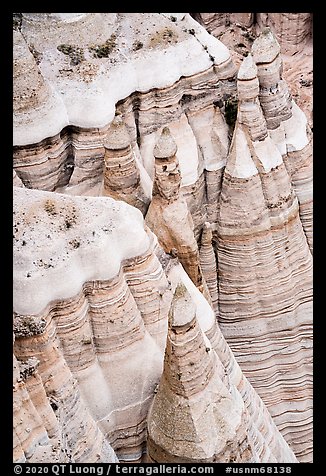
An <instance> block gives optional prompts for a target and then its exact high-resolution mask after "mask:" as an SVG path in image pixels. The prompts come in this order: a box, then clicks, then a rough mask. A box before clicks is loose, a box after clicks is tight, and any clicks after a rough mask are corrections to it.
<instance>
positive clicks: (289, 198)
mask: <svg viewBox="0 0 326 476" xmlns="http://www.w3.org/2000/svg"><path fill="white" fill-rule="evenodd" d="M249 67H250V68H249ZM243 68H244V69H242V68H240V71H239V76H238V84H239V86H238V87H239V94H240V91H242V93H241V94H242V95H244V92H245V89H246V88H247V87H248V91H247V92H248V97H247V99H246V100H244V99H242V100H240V105H239V116H238V119H237V124H236V128H235V133H234V137H233V141H232V145H231V148H230V153H229V157H228V162H227V165H226V168H225V172H224V176H223V182H222V191H221V196H220V209H219V222H218V228H217V235H218V244H217V255H218V264H219V311H220V312H219V323H220V326H221V330H222V332H223V334H224V336H225V337H226V339H227V341H228V343H229V345H230V347H231V349H232V350H233V351H234V353H235V356H236V358H237V361H238V362H239V364H240V366H241V368H242V370H243V371H244V373H245V375H246V376H247V377H248V379H249V380H250V382H251V384H252V385H253V387H254V388H255V390H256V391H257V392H258V393H259V395H260V396H261V398H262V400H263V401H264V403H265V404H266V405H267V407H268V409H269V411H270V412H271V414H272V416H273V418H274V420H275V422H276V424H277V426H278V428H279V429H280V430H281V432H282V434H283V435H284V437H285V439H286V440H287V441H288V442H289V444H290V445H291V447H292V448H293V450H294V452H295V454H296V455H297V457H298V459H299V461H309V460H310V458H311V418H312V400H311V398H312V394H311V382H312V381H311V378H312V367H311V362H312V351H311V340H312V308H311V302H312V260H311V254H310V251H309V247H308V245H307V242H306V238H305V234H304V231H303V228H302V224H301V221H300V216H299V206H298V200H297V197H296V195H295V193H294V190H293V187H292V185H291V178H290V177H289V174H288V172H287V169H286V167H285V165H284V163H283V160H282V155H281V153H280V151H279V149H278V148H277V146H276V145H275V143H274V142H273V140H272V139H271V137H270V136H269V134H268V135H267V136H266V133H267V125H266V122H264V121H262V122H261V130H262V131H263V126H264V124H265V131H264V132H263V135H262V137H256V131H257V130H258V129H259V128H258V127H257V121H252V123H251V124H250V123H248V121H247V110H248V107H249V104H250V109H251V110H252V111H255V112H253V114H254V115H255V117H261V118H262V119H263V115H262V112H261V110H260V104H259V102H258V101H257V88H252V82H250V81H247V79H246V75H247V74H249V73H248V70H251V73H252V72H253V71H254V69H255V65H254V63H253V61H252V59H251V57H250V56H249V57H248V58H247V59H246V61H245V62H244V65H243ZM250 75H251V76H253V75H252V74H250ZM250 94H252V97H251V99H249V96H250ZM265 136H266V137H265ZM263 137H265V138H263ZM257 138H258V140H257Z"/></svg>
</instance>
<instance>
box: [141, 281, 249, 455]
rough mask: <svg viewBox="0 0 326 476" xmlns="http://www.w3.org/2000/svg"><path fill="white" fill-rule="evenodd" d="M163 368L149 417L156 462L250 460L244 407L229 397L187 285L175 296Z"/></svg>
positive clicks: (176, 291) (182, 286)
mask: <svg viewBox="0 0 326 476" xmlns="http://www.w3.org/2000/svg"><path fill="white" fill-rule="evenodd" d="M169 321H170V322H169V331H168V338H167V345H166V351H165V360H164V370H163V375H162V378H161V381H160V385H159V387H158V390H157V394H156V395H155V398H154V401H153V405H152V407H151V410H150V413H149V417H148V433H149V436H148V453H149V456H150V460H151V461H153V462H160V463H161V462H162V463H165V462H169V463H171V462H181V463H191V462H199V463H200V462H204V463H208V462H229V461H234V462H251V461H252V459H253V455H252V449H251V445H250V441H248V437H247V435H246V431H245V426H244V423H243V419H244V416H243V404H242V402H241V401H240V402H239V401H235V400H233V399H232V398H231V395H230V394H228V391H227V389H226V388H225V386H224V385H223V383H222V381H221V377H220V375H219V372H218V366H217V365H216V364H215V359H214V357H216V356H215V354H212V353H211V349H210V348H209V347H207V345H206V343H205V340H204V335H203V333H202V331H201V329H200V327H199V325H198V322H197V320H196V316H195V306H194V304H193V303H192V301H191V297H190V295H189V293H188V292H187V289H186V287H185V286H184V284H182V283H180V284H179V285H178V286H177V288H176V290H175V293H174V298H173V301H172V307H171V312H170V316H169Z"/></svg>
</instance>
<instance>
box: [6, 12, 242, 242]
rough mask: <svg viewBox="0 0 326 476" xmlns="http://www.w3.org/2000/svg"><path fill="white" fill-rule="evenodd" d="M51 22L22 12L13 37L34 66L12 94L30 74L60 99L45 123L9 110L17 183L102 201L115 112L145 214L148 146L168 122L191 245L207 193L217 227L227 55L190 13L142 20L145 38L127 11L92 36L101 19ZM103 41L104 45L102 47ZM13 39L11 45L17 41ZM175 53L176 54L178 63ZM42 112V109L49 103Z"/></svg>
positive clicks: (228, 84)
mask: <svg viewBox="0 0 326 476" xmlns="http://www.w3.org/2000/svg"><path fill="white" fill-rule="evenodd" d="M53 15H54V14H53ZM53 15H52V14H51V15H47V16H43V17H42V16H40V15H37V14H35V15H34V14H26V15H25V14H24V15H23V21H22V32H23V36H22V35H21V33H19V32H17V35H18V36H19V42H23V43H24V47H25V49H27V50H28V48H30V50H31V53H29V55H30V60H31V64H32V65H33V68H34V69H33V70H32V71H31V73H29V72H28V73H27V74H26V78H25V82H24V83H22V84H21V83H19V82H18V83H17V86H16V87H17V91H18V92H17V94H19V95H24V94H25V92H26V90H27V89H28V88H29V87H30V83H32V81H34V80H33V77H34V76H33V75H35V74H36V73H37V74H39V75H40V76H41V77H42V78H43V80H44V82H45V83H46V84H48V85H49V87H50V89H51V91H52V93H53V95H54V97H57V96H58V93H60V98H61V99H60V104H61V110H60V113H59V112H58V111H57V112H55V113H54V112H53V111H52V109H51V121H50V120H46V118H45V117H43V116H42V120H41V119H40V120H39V119H38V117H36V115H37V111H36V110H34V109H33V110H32V109H31V110H30V109H28V106H27V105H26V107H25V110H24V113H20V112H19V111H16V113H15V116H14V131H15V133H14V168H15V171H16V173H17V174H18V176H19V178H20V179H21V180H22V182H23V183H24V185H25V186H26V187H28V188H37V189H40V190H50V191H57V192H64V193H68V194H74V195H78V194H80V195H101V194H103V186H102V184H103V181H104V176H105V174H104V173H103V160H104V155H105V154H106V156H107V157H108V154H109V155H110V152H109V149H107V148H105V142H106V141H107V140H108V135H110V130H111V129H112V128H111V129H110V124H111V122H112V120H113V118H114V114H115V112H116V111H117V112H119V113H120V114H121V116H122V117H123V121H124V123H125V125H126V127H127V131H128V134H129V137H130V144H131V150H130V151H129V153H130V154H132V156H133V157H134V159H135V162H136V164H137V168H138V169H139V174H140V178H139V180H140V183H141V188H142V189H143V192H144V195H145V199H144V202H145V204H144V205H140V208H141V209H143V211H144V210H146V207H147V205H148V202H147V201H148V199H149V198H150V196H151V187H152V180H153V178H154V155H153V149H154V146H155V143H156V142H157V140H158V137H159V135H160V133H161V131H162V128H163V127H164V126H166V125H168V126H169V128H170V130H171V133H172V135H173V137H174V139H175V141H176V143H177V146H178V159H179V163H180V170H181V177H182V184H181V186H182V188H183V189H184V191H185V197H186V200H187V203H188V206H189V209H190V211H191V214H192V217H193V220H194V223H195V230H194V232H195V237H196V239H197V240H199V238H200V233H201V228H202V225H203V223H204V221H205V219H206V215H205V207H202V206H201V204H202V202H204V203H206V191H208V192H207V195H208V196H207V202H208V207H209V209H210V211H209V213H210V215H211V216H210V217H209V220H210V221H211V222H213V221H214V220H216V213H217V211H216V203H217V200H216V198H217V194H218V192H216V191H215V184H217V186H219V184H220V181H221V174H222V171H223V168H224V166H225V158H226V153H227V149H228V138H227V134H228V126H227V125H226V124H225V121H224V117H223V114H221V112H220V110H219V107H221V105H222V106H223V104H224V103H225V101H227V98H229V97H230V96H232V95H234V93H235V82H234V76H235V68H234V65H233V63H232V60H231V57H230V54H229V52H228V50H227V49H226V48H225V47H224V45H223V44H222V43H220V42H219V41H218V40H216V39H214V38H212V37H211V36H210V35H208V33H207V32H206V31H205V30H204V29H203V28H202V27H200V26H199V25H198V23H197V22H196V21H194V20H193V19H192V18H191V17H190V16H189V15H188V14H185V15H181V16H180V15H179V16H176V21H174V17H173V19H172V20H171V16H173V15H172V14H171V15H170V14H161V15H158V14H149V16H148V18H147V20H146V24H147V25H148V24H149V25H151V27H150V28H149V29H148V30H149V31H147V30H146V28H145V27H144V25H143V22H142V21H143V17H142V16H141V14H136V17H133V22H131V21H130V17H129V16H128V15H125V14H119V15H118V16H114V15H113V14H104V17H105V18H106V19H107V20H106V21H107V23H106V26H105V28H104V30H105V31H106V33H105V31H103V32H101V34H100V33H99V31H100V30H96V25H97V26H98V27H100V26H101V28H102V27H103V18H104V17H103V18H101V17H100V14H87V15H86V16H76V17H74V18H73V20H71V19H69V21H68V20H67V18H65V17H60V16H59V17H58V16H53ZM92 22H93V26H90V25H91V23H92ZM148 22H149V23H148ZM78 24H79V25H80V27H82V26H83V25H84V26H85V25H86V24H87V25H88V27H89V38H87V39H86V38H85V37H84V35H83V34H82V33H77V30H78ZM135 25H138V28H139V29H140V31H143V33H144V41H143V42H141V43H142V45H141V44H140V43H139V44H138V43H137V38H138V37H139V33H138V32H137V31H136V27H135ZM154 27H156V30H155V31H156V33H158V34H157V35H155V34H154ZM46 30H47V40H46V41H43V42H42V41H40V40H39V37H40V36H42V35H43V33H44V32H45V31H46ZM124 31H128V37H129V35H131V37H133V35H134V41H133V42H131V44H129V43H128V44H127V45H125V46H123V45H121V44H120V43H121V38H122V33H123V32H124ZM103 35H107V37H109V38H111V39H110V41H109V42H108V44H107V45H106V46H105V47H104V46H103V45H104V43H105V42H103V41H102V40H103V38H102V37H103ZM170 35H171V36H170ZM99 36H102V37H101V39H100V38H99ZM156 36H157V38H156ZM145 39H146V41H145ZM19 42H18V40H15V44H16V43H17V44H18V43H19ZM96 42H99V45H100V44H102V43H103V44H102V46H103V51H102V50H101V49H100V50H99V47H98V49H96V48H95V51H94V44H96ZM19 44H20V43H19ZM77 44H78V46H77ZM181 46H182V48H181ZM55 47H56V48H57V50H56V51H55V52H54V48H55ZM17 48H18V46H17ZM105 48H106V49H105ZM179 49H180V50H179ZM124 51H125V52H124ZM176 51H178V54H177V56H178V58H179V57H180V61H179V60H178V61H177V62H176ZM122 52H124V53H123V54H122ZM172 53H173V54H172ZM126 54H127V55H128V58H130V62H129V63H126V61H125V55H126ZM153 54H155V55H156V56H155V61H154V62H153V71H152V74H151V77H150V78H147V77H145V76H144V75H143V72H142V71H143V66H144V64H146V62H148V61H152V59H153ZM132 65H133V66H132ZM190 65H191V66H190ZM130 68H131V69H130ZM101 71H102V72H101ZM103 71H106V72H107V73H108V74H104V73H103ZM122 76H123V77H128V78H129V79H128V82H127V83H128V84H127V83H126V84H125V86H126V88H127V89H126V88H125V87H124V86H123V84H124V83H123V82H121V81H120V80H119V79H118V78H120V77H122ZM107 91H110V95H109V97H107V94H108V93H107ZM52 93H51V94H52ZM103 95H104V96H105V99H104V96H103ZM104 103H106V104H107V106H106V108H103V104H104ZM216 104H219V107H217V106H216ZM42 107H43V109H42V111H46V110H47V107H48V106H47V103H46V102H45V103H44V104H43V106H42ZM85 110H87V112H88V113H87V114H86V115H85V114H84V111H85ZM42 114H43V112H42ZM34 116H35V117H34ZM81 117H83V120H81ZM53 118H55V120H53ZM208 123H209V128H207V124H208ZM30 124H32V125H31V126H30ZM28 127H29V129H28V133H27V128H28ZM46 127H50V128H51V130H48V129H46ZM111 155H112V153H111ZM131 163H133V161H132V162H131ZM120 165H121V164H120ZM107 167H108V166H107ZM112 167H113V165H112ZM112 167H111V168H106V170H107V173H106V177H107V178H106V183H107V184H108V181H110V180H113V177H111V175H112V174H114V173H115V172H114V167H113V168H112ZM136 175H137V174H136ZM109 176H110V178H108V177H109ZM135 180H136V181H137V180H138V179H137V178H135ZM107 186H108V185H107ZM111 192H112V190H111ZM128 195H129V194H128ZM126 197H127V195H125V198H126ZM120 198H121V197H120ZM142 200H143V199H141V201H142Z"/></svg>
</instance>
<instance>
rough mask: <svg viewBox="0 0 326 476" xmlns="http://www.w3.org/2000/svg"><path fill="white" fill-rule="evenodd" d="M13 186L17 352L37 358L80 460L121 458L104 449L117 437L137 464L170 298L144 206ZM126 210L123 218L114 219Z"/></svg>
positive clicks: (117, 446)
mask: <svg viewBox="0 0 326 476" xmlns="http://www.w3.org/2000/svg"><path fill="white" fill-rule="evenodd" d="M14 191H15V193H14V197H15V199H14V200H15V208H16V209H17V212H16V213H17V214H15V218H16V221H15V245H14V260H15V278H14V281H15V290H14V294H15V304H14V311H15V317H14V329H15V333H16V341H15V348H14V350H15V355H16V357H17V358H19V359H20V360H26V359H27V358H30V357H34V356H35V357H37V359H38V360H39V361H40V366H39V373H40V375H41V378H42V381H43V385H44V386H45V391H46V395H47V398H51V395H52V393H53V395H54V396H55V401H56V405H57V406H58V407H59V408H60V411H61V413H60V418H61V420H60V421H61V422H62V423H61V424H62V425H64V428H67V432H69V434H70V435H71V440H70V441H69V442H68V443H67V445H68V448H70V449H71V451H72V458H73V460H74V461H76V462H82V461H84V462H85V461H88V462H89V461H112V462H114V458H113V456H112V455H113V451H111V453H112V455H111V459H109V460H108V459H107V458H108V455H106V456H105V452H104V450H103V451H100V450H99V446H98V445H104V449H105V445H106V446H107V447H109V445H110V444H111V445H112V447H113V448H114V450H115V451H116V453H117V455H118V457H119V460H122V461H125V460H126V461H129V460H130V461H137V460H139V459H140V458H141V457H142V453H143V452H144V451H145V449H146V417H147V411H148V407H149V404H150V402H151V400H152V398H153V394H154V388H155V385H157V383H158V380H159V377H160V374H161V371H162V359H163V355H162V352H163V348H162V341H163V340H165V336H166V330H167V329H166V319H167V312H168V309H169V303H170V301H171V298H172V296H171V292H170V291H169V284H168V282H167V280H166V278H165V276H164V275H163V271H162V268H161V265H160V263H159V261H158V260H157V258H156V256H155V255H154V254H153V251H151V250H153V249H154V248H153V247H154V242H153V235H152V234H151V233H150V232H149V231H148V233H146V232H145V231H144V229H143V225H142V220H141V214H140V212H139V211H138V212H136V210H135V209H133V208H132V207H129V206H128V205H126V204H124V203H123V202H115V201H113V200H112V199H110V198H104V197H103V198H97V199H96V198H87V197H84V198H81V197H80V198H77V197H74V198H73V199H72V198H70V197H68V196H64V195H60V194H56V195H53V194H51V193H50V192H40V191H37V192H36V191H29V190H27V189H25V188H15V189H14ZM94 200H95V202H94ZM122 209H123V210H124V215H125V218H124V220H121V217H120V219H118V218H117V217H118V216H120V215H121V213H122ZM18 210H19V211H18ZM69 213H70V214H69ZM63 214H65V215H63ZM139 215H140V216H139ZM89 216H92V217H93V220H92V221H91V222H89V224H88V226H87V223H88V221H87V219H86V217H89ZM121 216H123V214H122V215H121ZM139 220H140V221H139ZM27 224H28V225H29V228H28V230H29V231H28V232H27V228H26V225H27ZM68 224H69V226H68ZM139 224H141V229H140V228H139ZM123 227H127V229H128V231H127V229H126V230H125V231H124V232H122V229H123ZM130 227H131V228H130ZM141 230H142V231H141ZM139 232H140V233H139ZM121 233H122V234H121ZM126 233H127V234H128V238H127V240H126V238H125V240H121V236H125V237H126V236H127V235H126ZM49 236H50V238H48V237H49ZM132 236H134V239H133V246H132V247H131V248H130V247H127V248H126V243H129V241H128V240H129V239H130V238H131V237H132ZM118 237H119V238H118ZM49 239H51V250H49V248H48V247H47V246H46V243H47V240H49ZM119 242H120V248H119V250H120V251H119V252H117V246H118V243H119ZM151 243H152V244H151ZM128 246H129V245H128ZM54 248H56V249H57V254H52V253H53V249H54ZM105 249H106V250H107V256H106V258H104V256H103V250H105ZM41 256H42V258H41ZM96 256H97V257H96ZM124 266H125V269H126V275H124ZM62 267H64V269H65V276H66V282H65V283H63V284H64V286H62V285H60V284H59V283H60V281H59V280H60V277H61V276H62V274H61V273H62V269H63V268H62ZM27 268H28V269H29V271H28V272H27V273H26V269H27ZM94 273H95V274H94ZM143 278H144V279H143ZM48 280H50V282H51V285H48V284H47V283H48ZM128 283H130V288H129V285H128ZM36 288H37V289H38V292H37V293H35V292H34V291H33V289H36ZM28 296H30V297H28ZM134 296H135V297H134ZM146 296H147V297H148V300H146ZM137 303H139V309H138V306H137ZM143 316H144V318H143ZM147 329H148V330H147ZM151 334H153V337H152V335H151ZM159 346H161V347H159ZM130 359H131V360H130ZM126 382H128V385H126ZM94 389H97V391H96V392H95V390H94ZM72 402H75V403H72ZM71 409H73V412H72V410H71ZM85 412H86V413H85ZM75 413H76V414H78V418H75V417H74V416H73V415H74V414H75ZM79 418H80V422H82V421H83V422H84V423H83V424H82V425H81V429H79ZM127 422H128V423H127ZM85 431H87V432H89V436H88V437H87V438H86V440H83V438H84V436H83V435H84V434H85ZM88 438H89V439H88ZM91 439H94V442H95V444H94V442H93V443H92V444H91V443H90V441H91ZM90 448H92V450H91V449H90ZM96 455H98V456H97V457H95V456H96ZM96 458H99V459H96Z"/></svg>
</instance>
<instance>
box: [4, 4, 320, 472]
mask: <svg viewBox="0 0 326 476" xmlns="http://www.w3.org/2000/svg"><path fill="white" fill-rule="evenodd" d="M209 32H212V34H210V33H209ZM13 35H14V56H13V60H14V70H13V72H14V98H13V101H14V120H13V125H14V151H13V188H14V233H13V234H14V282H13V290H14V318H13V330H14V344H13V351H14V375H13V379H14V382H13V391H14V442H13V448H14V461H15V462H76V463H82V462H117V461H121V462H151V461H156V462H213V461H216V462H218V461H223V462H232V461H233V462H266V463H267V462H268V463H289V462H310V461H312V350H311V348H312V128H311V126H312V118H311V112H312V101H311V89H312V76H311V75H312V65H311V58H312V55H311V52H312V47H311V36H312V23H311V15H310V14H255V13H254V14H253V13H242V14H234V13H233V14H231V13H210V14H188V13H161V14H158V13H143V14H141V13H135V14H128V13H61V14H59V13H23V14H16V19H15V21H14V31H13Z"/></svg>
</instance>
